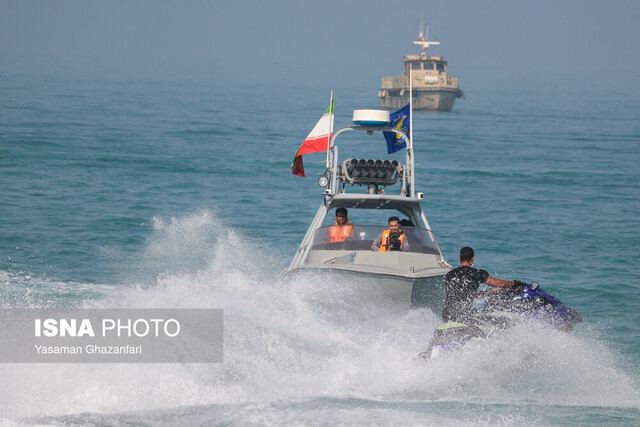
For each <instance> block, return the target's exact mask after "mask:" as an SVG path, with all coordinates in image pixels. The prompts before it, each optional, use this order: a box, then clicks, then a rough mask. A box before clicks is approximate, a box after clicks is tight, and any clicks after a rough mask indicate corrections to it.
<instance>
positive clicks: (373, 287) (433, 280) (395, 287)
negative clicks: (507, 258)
mask: <svg viewBox="0 0 640 427" xmlns="http://www.w3.org/2000/svg"><path fill="white" fill-rule="evenodd" d="M305 271H307V272H331V273H335V274H336V275H338V276H339V277H340V279H338V280H336V282H337V283H344V281H345V280H346V281H349V280H350V279H349V278H351V277H353V278H354V280H355V281H357V282H360V283H363V285H362V286H363V288H362V289H361V292H363V293H367V294H368V295H370V294H372V293H373V294H375V296H376V298H380V300H381V302H382V303H384V304H390V303H394V304H398V305H400V306H404V307H409V306H410V307H422V308H429V309H431V310H432V311H433V312H434V313H435V314H437V315H440V313H441V312H442V308H443V307H444V299H445V287H444V274H442V275H438V276H430V277H406V276H394V275H389V274H378V273H366V272H359V271H354V270H349V269H346V268H337V267H324V266H323V267H320V266H314V267H298V268H296V269H294V270H289V271H288V272H289V273H303V272H305Z"/></svg>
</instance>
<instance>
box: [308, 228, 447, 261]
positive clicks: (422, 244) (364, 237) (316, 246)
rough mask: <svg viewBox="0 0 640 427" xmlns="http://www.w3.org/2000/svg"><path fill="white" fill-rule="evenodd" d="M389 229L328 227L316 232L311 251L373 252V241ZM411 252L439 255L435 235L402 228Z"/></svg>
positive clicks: (423, 230)
mask: <svg viewBox="0 0 640 427" xmlns="http://www.w3.org/2000/svg"><path fill="white" fill-rule="evenodd" d="M387 228H388V227H383V226H376V225H347V226H336V225H332V226H326V227H321V228H319V229H318V230H316V234H315V236H314V238H313V243H312V247H311V250H346V251H358V250H369V251H370V250H371V244H372V243H373V241H374V240H375V239H376V237H378V236H379V235H380V233H382V232H383V231H384V230H386V229H387ZM401 229H402V231H403V232H404V233H405V236H406V239H407V241H408V243H409V252H417V253H424V254H435V255H439V253H440V251H439V250H438V245H437V243H436V241H435V239H434V237H433V233H431V231H429V230H427V229H425V228H417V227H407V226H404V227H401Z"/></svg>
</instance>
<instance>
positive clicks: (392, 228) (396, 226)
mask: <svg viewBox="0 0 640 427" xmlns="http://www.w3.org/2000/svg"><path fill="white" fill-rule="evenodd" d="M371 250H372V251H380V252H383V251H403V252H409V242H407V238H406V236H405V235H404V232H403V231H402V230H400V218H398V217H397V216H392V217H391V218H389V229H388V230H384V231H383V232H382V233H380V235H379V236H378V237H377V238H376V240H374V241H373V244H372V245H371Z"/></svg>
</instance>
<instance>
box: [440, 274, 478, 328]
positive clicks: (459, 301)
mask: <svg viewBox="0 0 640 427" xmlns="http://www.w3.org/2000/svg"><path fill="white" fill-rule="evenodd" d="M444 278H445V286H446V288H447V299H446V301H445V304H444V310H442V318H443V320H444V321H445V322H454V321H459V322H465V321H467V320H468V318H469V316H473V315H474V314H475V313H476V309H475V307H474V306H473V299H474V297H475V296H476V293H477V292H478V288H479V287H480V284H481V283H486V281H487V279H488V278H489V273H487V272H486V271H485V270H478V269H477V268H473V267H469V266H460V267H458V268H455V269H453V270H451V271H450V272H448V273H447V275H446V276H445V277H444Z"/></svg>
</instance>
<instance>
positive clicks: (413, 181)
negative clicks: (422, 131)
mask: <svg viewBox="0 0 640 427" xmlns="http://www.w3.org/2000/svg"><path fill="white" fill-rule="evenodd" d="M409 147H410V149H411V169H410V171H411V197H414V189H413V187H414V184H415V179H414V173H413V170H414V167H413V76H412V75H411V66H409ZM407 154H409V153H408V152H407Z"/></svg>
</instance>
